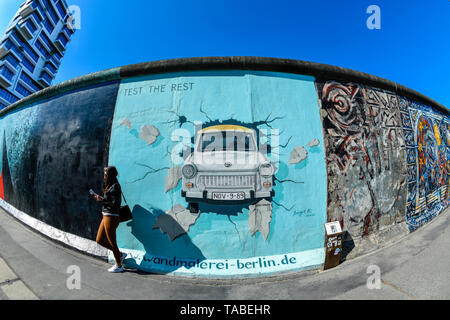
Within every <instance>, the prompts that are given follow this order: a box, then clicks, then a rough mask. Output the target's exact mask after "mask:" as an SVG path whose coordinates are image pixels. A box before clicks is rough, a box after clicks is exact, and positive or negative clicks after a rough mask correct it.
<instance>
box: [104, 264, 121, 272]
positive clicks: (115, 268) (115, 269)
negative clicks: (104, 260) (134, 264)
mask: <svg viewBox="0 0 450 320" xmlns="http://www.w3.org/2000/svg"><path fill="white" fill-rule="evenodd" d="M123 271H124V270H123V267H119V266H117V265H116V264H115V265H113V266H112V267H111V268H109V269H108V272H112V273H118V272H123Z"/></svg>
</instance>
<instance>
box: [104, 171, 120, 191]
mask: <svg viewBox="0 0 450 320" xmlns="http://www.w3.org/2000/svg"><path fill="white" fill-rule="evenodd" d="M104 171H106V180H105V189H104V190H103V191H104V193H106V190H108V189H109V187H111V186H112V185H113V184H114V183H116V182H117V183H118V182H119V181H118V180H117V176H118V175H119V173H118V172H117V169H116V167H114V166H109V167H105V169H104Z"/></svg>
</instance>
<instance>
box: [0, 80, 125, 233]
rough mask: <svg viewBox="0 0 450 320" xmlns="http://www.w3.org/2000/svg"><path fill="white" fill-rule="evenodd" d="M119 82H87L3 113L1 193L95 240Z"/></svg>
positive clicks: (22, 208) (21, 206) (20, 207)
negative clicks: (93, 196) (93, 193)
mask: <svg viewBox="0 0 450 320" xmlns="http://www.w3.org/2000/svg"><path fill="white" fill-rule="evenodd" d="M117 89H118V82H114V83H104V84H100V85H95V86H90V87H85V88H82V89H79V90H75V91H72V92H69V93H66V94H61V95H58V96H55V97H53V98H50V99H46V100H43V101H40V102H38V103H35V104H32V105H28V106H25V107H22V108H20V109H18V110H14V111H13V112H11V113H8V114H6V115H5V116H3V117H2V118H0V135H1V137H0V139H2V140H0V142H1V143H0V148H2V150H1V153H0V154H1V155H2V159H1V161H0V163H1V165H2V171H1V175H0V182H1V183H2V185H1V187H0V197H1V198H2V199H3V200H5V201H6V202H7V203H9V204H10V205H12V206H13V207H14V208H15V209H17V210H19V211H21V212H25V213H26V214H28V215H30V216H31V217H33V218H36V219H38V220H40V221H42V222H44V223H46V224H47V225H49V226H51V227H54V228H56V229H58V230H62V231H64V232H67V233H70V234H74V235H78V236H80V237H82V238H85V239H90V240H95V238H96V235H97V229H98V224H99V223H100V221H101V213H100V210H101V206H100V205H99V204H98V203H96V202H95V201H90V199H89V197H88V193H87V192H88V190H89V189H90V188H94V189H95V190H98V191H100V190H102V184H103V167H104V166H105V165H106V164H107V156H108V154H107V150H108V145H109V130H110V126H111V122H112V117H113V111H114V105H115V100H116V96H117Z"/></svg>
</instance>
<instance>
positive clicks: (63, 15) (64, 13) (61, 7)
mask: <svg viewBox="0 0 450 320" xmlns="http://www.w3.org/2000/svg"><path fill="white" fill-rule="evenodd" d="M56 9H58V11H59V13H60V14H61V17H62V18H63V19H64V17H65V16H66V14H67V12H66V10H64V6H63V5H62V3H61V1H58V3H57V4H56Z"/></svg>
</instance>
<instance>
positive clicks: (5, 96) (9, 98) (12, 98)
mask: <svg viewBox="0 0 450 320" xmlns="http://www.w3.org/2000/svg"><path fill="white" fill-rule="evenodd" d="M0 97H2V98H3V99H5V100H6V101H8V102H9V103H14V102H16V101H18V100H19V98H17V97H16V96H14V95H12V94H11V93H10V92H9V91H6V90H5V89H3V88H2V87H0Z"/></svg>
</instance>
